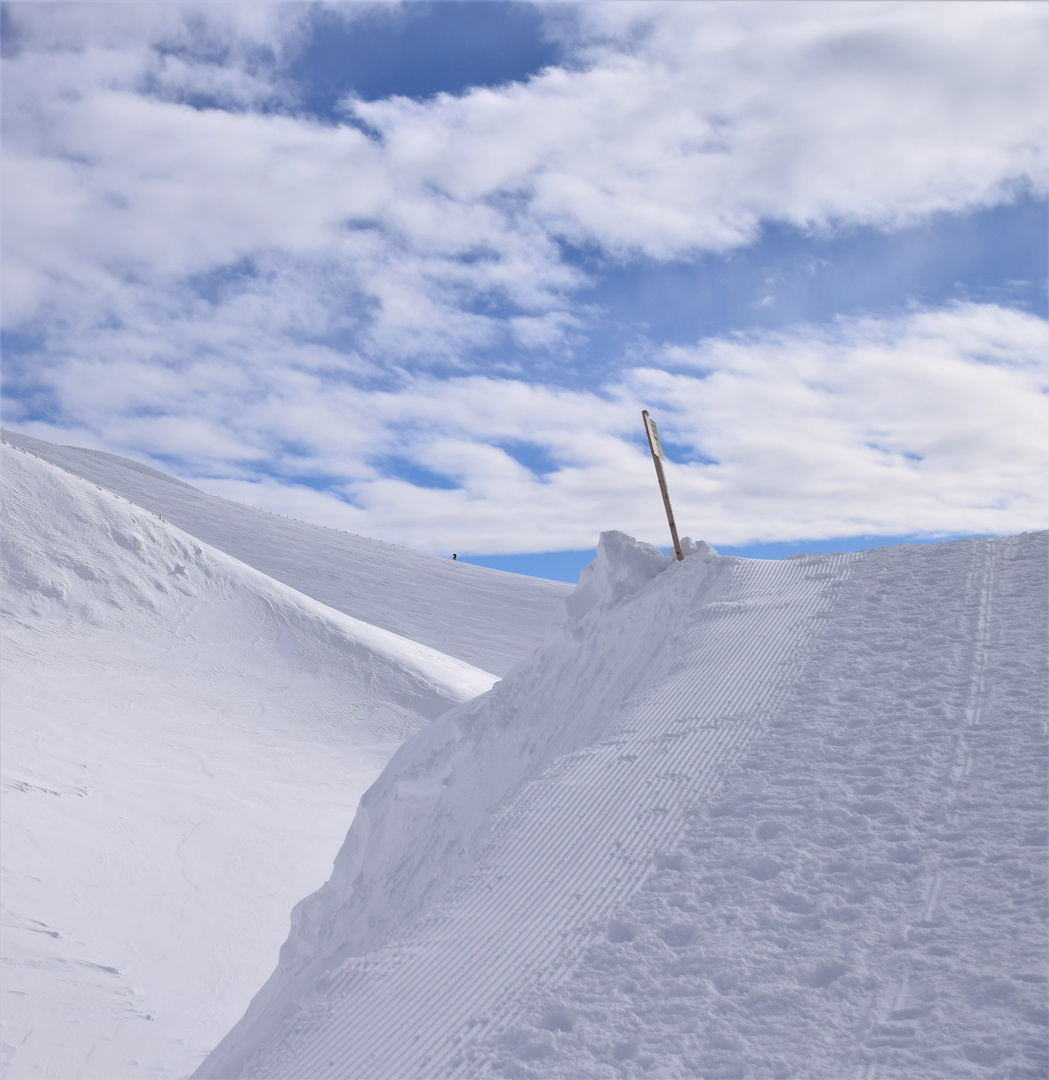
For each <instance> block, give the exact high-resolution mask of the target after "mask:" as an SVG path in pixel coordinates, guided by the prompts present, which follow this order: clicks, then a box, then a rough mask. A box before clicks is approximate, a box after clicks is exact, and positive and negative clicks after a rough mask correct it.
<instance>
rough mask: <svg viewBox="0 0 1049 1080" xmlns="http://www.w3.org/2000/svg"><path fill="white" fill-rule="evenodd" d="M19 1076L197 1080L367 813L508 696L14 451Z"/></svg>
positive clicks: (7, 523) (10, 728)
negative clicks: (457, 727) (194, 1075)
mask: <svg viewBox="0 0 1049 1080" xmlns="http://www.w3.org/2000/svg"><path fill="white" fill-rule="evenodd" d="M0 482H2V494H3V503H2V511H3V534H4V546H3V590H2V599H0V614H2V617H3V641H2V645H3V650H2V675H3V697H2V704H3V835H2V840H3V843H2V848H3V851H2V855H3V868H4V881H3V897H2V900H3V964H4V972H3V980H2V981H3V1075H4V1076H5V1077H9V1078H11V1080H28V1078H30V1077H52V1078H61V1080H67V1078H72V1077H96V1078H100V1080H137V1078H144V1077H150V1078H160V1077H173V1076H179V1075H185V1074H186V1073H188V1072H190V1071H191V1070H192V1069H193V1068H194V1067H195V1066H196V1065H197V1064H198V1063H199V1062H200V1060H201V1058H202V1057H203V1055H204V1053H205V1052H206V1051H207V1050H208V1049H209V1048H210V1047H211V1046H213V1045H214V1043H215V1041H216V1040H217V1039H218V1038H219V1037H220V1036H221V1035H222V1033H223V1032H224V1031H225V1030H227V1029H228V1027H229V1026H230V1024H232V1023H233V1021H234V1020H235V1019H236V1018H237V1016H239V1015H240V1014H241V1013H242V1012H243V1010H244V1008H245V1006H246V1005H247V1002H248V1000H249V998H250V996H251V994H252V993H253V992H254V990H255V989H256V988H257V987H258V985H259V983H260V982H261V981H262V979H263V978H264V977H265V975H266V972H267V971H269V970H270V969H271V968H272V966H273V963H274V961H275V959H276V953H277V948H278V946H279V944H280V942H281V941H282V940H283V938H284V937H285V936H286V934H287V927H288V912H289V911H290V909H291V907H292V905H293V903H294V902H295V901H296V900H297V899H299V898H300V897H301V896H302V895H303V894H304V893H305V892H307V891H309V890H311V889H313V888H316V887H317V886H318V885H319V884H320V883H321V882H322V881H323V880H324V879H325V877H326V876H327V875H328V873H329V872H330V868H331V860H332V858H333V857H334V855H335V853H336V851H337V850H338V848H339V844H340V843H341V841H342V839H343V837H344V835H345V831H346V826H347V823H348V822H349V821H350V820H351V818H352V816H353V812H354V808H355V806H356V803H357V800H358V799H359V797H360V795H361V793H362V792H363V791H364V790H365V789H366V788H367V786H368V785H369V784H370V783H371V782H372V781H373V780H374V779H375V777H376V776H377V775H378V773H379V770H380V769H381V768H382V766H383V764H384V763H385V762H386V760H387V759H388V758H389V756H390V754H391V753H392V752H393V750H394V749H395V747H396V746H397V745H398V744H399V743H400V742H401V741H402V740H403V738H404V737H405V736H406V735H408V734H409V733H411V732H413V731H415V730H417V729H418V728H419V727H421V726H422V725H423V724H424V723H426V721H428V720H430V719H432V718H433V717H435V716H437V715H439V714H440V713H442V712H443V711H445V710H446V709H447V708H448V707H449V706H451V705H454V704H457V703H458V702H461V701H464V700H466V699H468V698H470V697H473V696H474V695H476V694H479V693H482V692H484V691H486V690H487V689H488V688H489V687H490V686H491V684H492V683H493V681H494V676H492V675H489V674H488V673H486V672H484V671H481V670H479V669H477V668H473V667H471V666H470V665H468V664H466V663H464V662H463V661H461V660H458V659H454V658H452V657H449V656H445V655H443V654H441V653H438V652H437V651H435V650H434V649H432V648H429V647H428V646H425V645H420V644H418V643H417V642H414V641H410V640H407V639H406V638H402V637H398V636H396V635H394V634H392V633H390V632H389V631H387V630H383V629H380V628H378V627H374V626H369V625H367V624H366V623H363V622H359V621H358V620H356V619H352V618H350V617H348V616H346V615H344V614H342V613H341V612H338V611H335V610H333V609H331V608H328V607H325V606H324V605H322V604H320V603H318V602H317V601H315V600H312V599H310V598H309V597H307V596H303V595H302V594H300V593H297V592H295V591H294V590H292V589H291V588H289V587H288V586H286V585H284V584H281V583H280V582H277V581H273V580H271V579H270V578H267V577H266V576H264V575H263V574H261V573H259V572H258V571H257V570H254V569H252V568H251V567H248V566H245V565H244V564H242V563H239V562H237V561H236V560H234V559H232V558H230V557H229V556H228V555H226V554H224V553H222V552H220V551H217V550H215V549H213V548H210V547H208V546H207V545H205V544H202V543H199V542H198V541H197V540H196V539H194V538H193V537H191V536H189V535H187V534H186V533H184V532H182V531H180V530H179V529H177V528H175V527H173V526H171V525H170V524H167V523H165V522H162V521H160V520H159V519H158V518H157V517H156V516H155V515H152V514H149V513H147V512H146V511H144V510H142V509H140V508H138V507H136V506H133V505H132V504H130V503H128V502H126V501H125V500H123V499H120V498H118V497H117V496H115V495H113V494H111V493H110V492H108V491H103V490H100V489H99V488H97V487H96V486H95V485H93V484H89V483H87V482H85V481H83V480H80V479H77V478H75V477H73V476H70V475H69V474H68V473H66V472H64V471H62V470H61V469H58V468H55V467H54V466H52V465H49V464H46V463H44V462H42V461H39V460H37V459H36V458H34V457H32V456H30V455H28V454H24V453H20V452H18V451H16V450H14V449H12V448H11V447H9V446H5V445H0Z"/></svg>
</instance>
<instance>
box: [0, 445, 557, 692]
mask: <svg viewBox="0 0 1049 1080" xmlns="http://www.w3.org/2000/svg"><path fill="white" fill-rule="evenodd" d="M3 437H4V439H6V440H8V441H9V442H10V443H11V444H13V445H14V446H17V447H21V448H24V449H26V450H28V451H29V452H30V453H32V454H35V455H36V456H38V457H40V458H42V459H43V460H44V461H50V462H51V463H53V464H55V465H58V466H59V467H60V468H62V469H65V470H67V471H69V472H71V473H72V474H73V475H75V476H79V477H84V478H86V479H87V480H89V481H90V482H91V483H93V484H101V485H102V487H104V488H106V489H107V490H108V491H112V492H115V493H116V494H118V495H121V496H123V497H124V498H126V499H129V500H130V501H131V502H133V503H135V504H136V505H137V506H140V507H143V508H144V509H146V510H149V511H151V512H153V513H160V514H163V516H164V518H165V520H167V521H169V522H171V523H173V524H174V525H177V526H178V527H179V528H181V529H184V530H185V531H186V532H188V533H190V534H191V535H192V536H194V537H196V538H197V540H198V541H205V542H206V543H208V544H211V545H212V546H214V547H215V548H218V549H219V550H221V551H224V552H226V553H227V554H229V555H232V556H233V557H234V558H236V559H238V560H240V561H241V562H243V563H246V564H247V565H249V566H253V567H255V568H256V569H257V570H260V571H262V572H263V573H264V574H266V575H268V576H269V577H271V578H273V579H275V580H277V581H283V582H284V583H285V584H287V585H290V586H291V587H292V588H293V589H296V590H298V592H300V593H303V594H305V595H307V596H312V597H313V598H314V599H316V600H319V601H320V602H321V603H323V604H325V605H327V606H328V607H330V608H335V609H337V610H339V611H342V612H345V613H347V614H348V615H352V616H353V617H354V618H357V619H361V620H363V621H364V622H365V623H366V624H368V625H371V626H376V627H383V628H384V629H386V630H389V631H391V632H393V633H394V634H397V635H400V636H401V637H406V638H410V639H411V640H413V641H418V642H421V643H423V644H425V645H428V646H430V647H431V648H432V649H436V650H439V651H440V652H441V653H442V654H445V655H448V656H455V657H458V658H459V659H461V660H463V661H465V662H467V663H469V664H474V665H477V666H479V667H480V668H482V669H484V670H485V671H492V672H494V673H495V674H497V675H501V674H503V673H504V672H506V671H507V670H508V669H509V668H510V667H512V666H513V665H514V664H516V663H517V662H518V661H519V660H521V659H523V658H524V657H526V656H528V655H529V654H530V653H531V652H532V651H533V650H534V649H535V648H536V647H537V646H538V645H540V644H541V643H542V640H543V633H544V629H545V626H546V623H547V621H548V620H549V618H550V617H551V615H552V614H553V613H554V612H555V611H556V610H558V609H559V608H560V605H561V600H562V598H563V597H565V596H567V595H568V593H569V592H570V591H571V586H570V585H565V584H563V583H562V582H559V581H543V580H540V579H538V578H529V577H524V576H522V575H520V574H507V573H503V572H502V571H499V570H489V569H486V568H485V567H481V566H471V565H469V564H468V563H464V562H458V563H452V562H451V561H450V560H448V559H438V558H435V557H434V556H432V555H425V554H423V553H422V552H419V551H411V550H409V549H407V548H402V547H397V546H396V545H394V544H387V543H383V542H382V541H379V540H371V539H369V538H367V537H364V536H356V535H353V534H351V533H347V532H341V531H339V530H338V529H328V528H325V527H323V526H321V525H311V524H309V523H307V522H304V521H295V520H293V519H290V518H285V517H281V516H280V515H277V514H267V513H264V512H263V511H261V510H255V509H254V508H252V507H250V506H243V505H241V504H240V503H236V502H230V501H229V500H228V499H220V498H218V497H216V496H214V495H207V494H205V493H204V492H203V491H199V490H197V488H194V487H191V486H190V485H189V484H185V483H183V482H182V481H181V480H176V479H175V478H174V477H173V476H167V475H166V474H165V473H162V472H158V471H157V470H156V469H151V468H149V467H148V466H146V465H140V464H139V463H138V462H136V461H130V460H129V459H127V458H122V457H118V456H116V455H114V454H105V453H101V452H100V451H97V450H85V449H82V448H80V447H76V446H58V445H56V444H55V443H49V442H44V441H43V440H41V439H34V438H31V437H30V436H28V435H22V434H19V433H18V432H13V431H6V430H5V431H4V432H3Z"/></svg>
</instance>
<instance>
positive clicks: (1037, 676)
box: [197, 534, 1049, 1080]
mask: <svg viewBox="0 0 1049 1080" xmlns="http://www.w3.org/2000/svg"><path fill="white" fill-rule="evenodd" d="M1046 539H1047V538H1046V535H1045V534H1038V535H1034V536H1021V537H1015V538H1009V539H1005V540H990V541H967V542H960V543H953V544H944V545H938V546H932V547H914V548H906V547H904V548H889V549H881V550H876V551H871V552H865V553H856V554H849V555H836V556H823V557H819V558H812V559H810V558H798V559H790V560H784V561H782V562H775V563H773V562H758V561H754V560H742V559H724V558H719V557H717V556H716V555H714V554H713V553H712V552H711V551H710V550H709V549H703V550H701V551H699V552H698V553H697V554H694V555H693V556H692V557H690V558H687V559H686V560H685V561H684V562H683V563H668V562H666V561H665V560H661V559H659V558H658V557H656V556H655V555H654V554H653V553H652V552H651V551H646V549H645V548H644V547H643V546H641V545H636V544H635V543H634V542H632V541H630V540H629V538H626V537H622V536H614V535H613V536H606V537H604V538H603V539H602V544H601V552H600V555H599V558H598V562H597V565H595V566H594V567H593V568H592V570H591V571H590V572H589V573H588V574H587V575H585V580H584V581H583V582H582V584H581V586H580V589H579V590H578V591H577V593H576V594H575V595H574V596H573V597H572V598H571V599H570V602H569V607H570V609H571V614H568V615H567V616H566V621H565V624H564V626H563V627H562V629H561V630H560V631H559V632H558V634H557V636H556V637H555V638H554V639H553V640H551V641H550V642H549V643H548V644H547V646H546V647H545V648H544V649H543V650H542V651H540V653H538V654H537V655H536V657H535V658H534V660H533V661H532V662H531V663H530V664H527V665H523V666H522V667H521V668H520V669H518V670H517V671H516V672H514V673H512V674H511V675H510V676H509V677H508V678H507V679H505V680H504V681H503V682H502V683H501V684H500V685H499V686H497V687H496V688H495V689H494V690H493V691H492V693H491V694H489V695H487V696H486V697H485V698H482V699H479V700H478V701H476V702H471V703H469V704H467V705H465V706H462V707H460V708H458V709H456V710H454V711H453V712H451V713H449V714H447V715H446V716H444V717H442V718H441V719H440V720H439V721H437V722H436V723H435V724H433V725H431V727H430V728H428V729H426V730H425V731H423V732H421V733H420V735H419V736H417V737H416V738H414V739H412V740H410V741H409V742H408V743H406V744H405V745H404V746H403V747H402V748H401V749H400V750H399V751H398V753H397V755H395V757H394V758H393V759H392V760H391V762H390V764H389V766H388V767H387V768H386V770H385V771H384V772H383V774H382V776H381V777H380V779H379V780H378V782H377V783H376V784H375V785H374V786H373V787H372V788H371V789H370V790H369V792H368V793H367V795H366V796H365V798H364V799H363V800H362V804H361V809H360V811H359V813H358V816H357V818H356V819H355V821H354V824H353V826H352V828H351V830H350V834H349V836H348V838H347V842H346V844H345V846H344V848H343V850H342V851H341V852H340V855H339V858H338V860H337V862H336V870H335V874H334V875H333V877H332V879H331V880H330V881H329V882H328V884H327V885H325V886H324V887H323V888H322V889H321V890H320V891H319V892H318V893H316V894H314V895H313V896H312V897H310V898H308V899H307V900H306V901H304V902H303V903H302V904H300V905H299V907H298V908H297V909H296V912H295V916H294V919H293V928H292V934H291V936H290V938H289V940H288V942H287V943H286V945H285V947H284V949H283V950H282V953H281V960H280V964H279V966H278V969H277V971H276V972H275V973H274V975H273V976H272V977H271V979H270V981H269V983H267V985H266V986H265V987H264V989H263V990H262V991H261V992H260V993H259V995H257V997H256V998H255V1000H254V1001H253V1003H252V1005H251V1007H250V1009H249V1010H248V1013H247V1014H246V1015H245V1017H244V1018H243V1019H242V1020H241V1021H240V1023H239V1024H238V1025H237V1026H236V1027H235V1028H234V1029H233V1031H232V1032H231V1033H230V1034H229V1035H228V1036H227V1037H226V1038H225V1039H224V1040H223V1042H222V1043H221V1044H220V1045H219V1047H218V1048H217V1049H216V1050H215V1051H214V1052H213V1053H212V1054H211V1055H210V1056H209V1058H208V1059H207V1061H206V1062H205V1063H204V1065H203V1066H202V1067H201V1069H200V1070H199V1071H198V1073H197V1075H198V1076H199V1077H223V1078H228V1077H238V1076H239V1077H253V1078H265V1077H306V1076H308V1077H311V1078H323V1077H353V1078H354V1080H394V1078H401V1077H424V1078H430V1077H438V1076H461V1077H466V1076H477V1077H495V1076H507V1077H510V1076H512V1077H566V1076H572V1077H576V1076H578V1077H598V1076H611V1077H615V1076H621V1077H639V1076H642V1075H659V1076H747V1075H755V1076H806V1077H814V1078H831V1077H834V1078H837V1077H842V1076H855V1075H866V1076H870V1075H873V1074H874V1073H875V1072H876V1073H877V1074H878V1075H883V1074H884V1075H894V1076H907V1077H921V1078H927V1080H933V1078H942V1077H944V1076H948V1075H949V1076H975V1075H976V1074H977V1073H979V1074H980V1075H981V1076H984V1075H989V1076H1002V1077H1004V1076H1027V1075H1030V1076H1035V1075H1044V1074H1045V1071H1046V1067H1047V1064H1049V1060H1047V1055H1046V1039H1045V1011H1044V991H1045V986H1046V982H1047V976H1049V971H1047V965H1046V960H1045V957H1046V953H1047V950H1046V947H1047V945H1049V936H1047V926H1046V916H1045V906H1044V898H1045V891H1046V880H1045V878H1046V873H1045V871H1046V847H1047V845H1046V830H1045V822H1044V815H1045V805H1046V803H1045V799H1046V780H1047V774H1046V754H1045V745H1046V743H1045V737H1046V731H1045V717H1046V712H1047V701H1046V678H1045V676H1046V657H1047V641H1046V624H1047V619H1046V615H1047V610H1046V607H1047V593H1046V566H1047V558H1046V556H1047V548H1046Z"/></svg>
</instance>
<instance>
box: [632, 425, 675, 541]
mask: <svg viewBox="0 0 1049 1080" xmlns="http://www.w3.org/2000/svg"><path fill="white" fill-rule="evenodd" d="M641 419H642V420H644V422H645V434H646V435H647V436H648V448H649V450H651V451H652V463H653V464H654V465H655V467H656V478H657V479H658V480H659V493H660V495H662V496H663V506H664V507H665V508H666V511H667V524H668V525H669V526H670V536H671V539H672V540H673V541H674V552H675V554H676V555H677V559H678V562H681V561H682V560H683V559H684V558H685V556H684V555H683V554H682V552H681V541H680V540H679V539H678V538H677V525H675V524H674V511H673V510H671V509H670V495H669V493H668V492H667V478H666V477H665V476H664V475H663V444H662V443H661V442H660V441H659V429H658V428H657V427H656V422H655V420H653V419H652V417H651V416H649V415H648V409H642V410H641Z"/></svg>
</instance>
